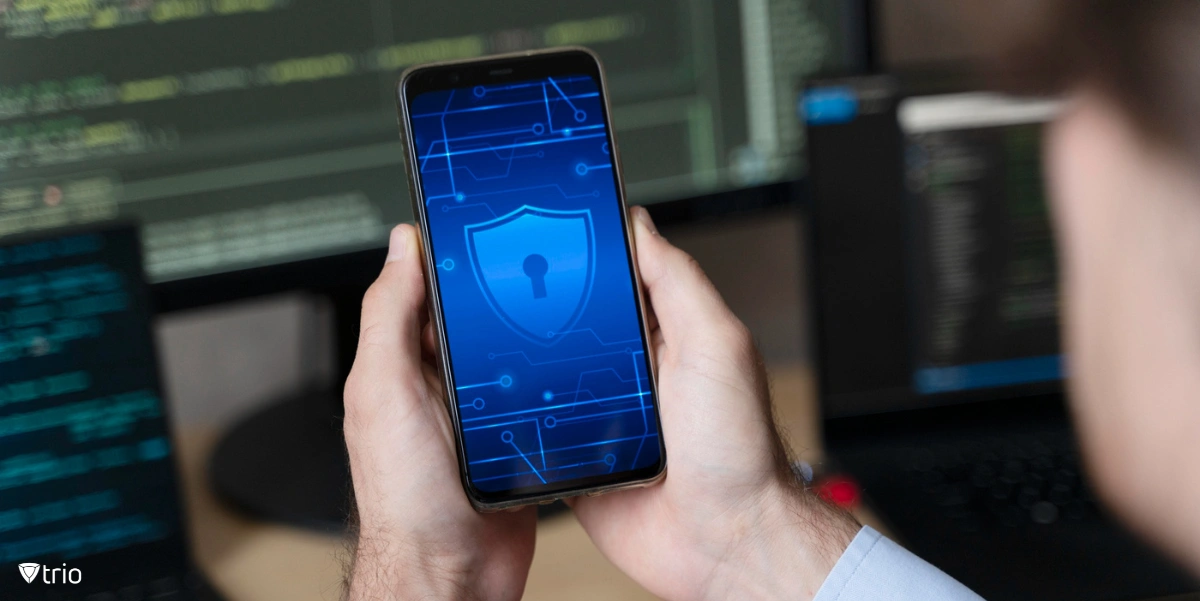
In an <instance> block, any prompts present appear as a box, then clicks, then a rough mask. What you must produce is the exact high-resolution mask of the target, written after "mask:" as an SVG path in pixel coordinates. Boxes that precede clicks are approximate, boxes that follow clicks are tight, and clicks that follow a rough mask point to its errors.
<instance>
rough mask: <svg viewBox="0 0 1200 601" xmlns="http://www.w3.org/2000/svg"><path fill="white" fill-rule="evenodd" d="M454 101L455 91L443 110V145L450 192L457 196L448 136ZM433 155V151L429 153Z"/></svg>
mask: <svg viewBox="0 0 1200 601" xmlns="http://www.w3.org/2000/svg"><path fill="white" fill-rule="evenodd" d="M453 99H454V90H450V96H449V97H447V98H446V108H445V109H442V143H443V144H445V145H446V166H447V167H449V169H450V192H452V193H455V194H457V193H458V189H457V188H456V187H455V185H454V164H453V163H451V162H450V142H449V141H448V140H447V135H446V111H448V110H450V101H451V100H453ZM429 152H430V153H431V154H432V153H433V149H430V151H429Z"/></svg>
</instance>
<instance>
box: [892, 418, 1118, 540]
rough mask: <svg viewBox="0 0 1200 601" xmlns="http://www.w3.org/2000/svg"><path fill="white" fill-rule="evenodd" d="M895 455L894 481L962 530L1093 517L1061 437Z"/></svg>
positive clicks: (1074, 459) (1093, 506) (1072, 454)
mask: <svg viewBox="0 0 1200 601" xmlns="http://www.w3.org/2000/svg"><path fill="white" fill-rule="evenodd" d="M901 457H902V458H903V459H902V460H903V463H904V464H905V469H903V470H901V471H900V472H899V474H900V475H901V478H903V479H904V480H906V481H907V482H909V483H910V484H909V486H916V487H920V489H921V492H922V494H923V495H924V496H925V498H926V499H927V501H928V502H929V503H932V504H934V505H936V506H937V507H939V508H940V510H941V511H942V512H944V515H945V517H946V518H947V519H948V520H949V521H951V522H952V523H953V524H954V526H955V527H956V528H957V529H958V530H960V531H962V532H967V533H972V532H979V531H980V530H983V529H985V528H990V527H993V526H997V525H998V526H1001V527H1005V528H1018V527H1023V526H1028V525H1031V524H1038V525H1050V524H1054V523H1057V522H1060V521H1068V522H1083V521H1091V520H1096V519H1098V518H1099V517H1100V513H1099V508H1098V506H1097V503H1096V498H1095V496H1094V495H1093V494H1092V491H1091V489H1090V488H1089V487H1088V486H1087V485H1086V483H1085V482H1084V481H1083V478H1082V477H1081V469H1082V468H1081V466H1080V461H1079V456H1078V454H1077V453H1076V451H1075V449H1074V447H1073V445H1071V444H1069V443H1068V442H1066V441H1063V440H1062V437H1061V436H1058V437H1053V436H1045V437H1038V436H1032V435H1030V436H1023V437H1019V438H1014V439H999V438H997V439H989V440H983V441H979V442H975V441H970V442H963V443H961V444H934V445H931V446H930V447H928V448H918V449H909V450H907V451H906V452H904V453H902V454H901Z"/></svg>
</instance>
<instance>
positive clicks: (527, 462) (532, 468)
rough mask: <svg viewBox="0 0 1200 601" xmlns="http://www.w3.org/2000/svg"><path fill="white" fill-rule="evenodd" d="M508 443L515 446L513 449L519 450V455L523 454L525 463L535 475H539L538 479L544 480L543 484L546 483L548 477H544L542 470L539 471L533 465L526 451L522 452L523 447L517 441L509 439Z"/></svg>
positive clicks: (522, 457)
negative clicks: (518, 445)
mask: <svg viewBox="0 0 1200 601" xmlns="http://www.w3.org/2000/svg"><path fill="white" fill-rule="evenodd" d="M508 444H509V446H511V447H512V448H513V450H515V451H516V452H517V454H518V455H520V456H521V459H524V460H525V465H528V466H529V469H531V470H533V475H535V476H537V477H538V480H541V481H542V484H545V483H546V479H545V478H543V477H542V474H541V473H540V472H538V470H537V468H536V467H533V462H532V461H530V460H529V458H528V457H526V456H525V453H522V452H521V449H520V448H518V447H517V443H515V442H512V441H509V443H508Z"/></svg>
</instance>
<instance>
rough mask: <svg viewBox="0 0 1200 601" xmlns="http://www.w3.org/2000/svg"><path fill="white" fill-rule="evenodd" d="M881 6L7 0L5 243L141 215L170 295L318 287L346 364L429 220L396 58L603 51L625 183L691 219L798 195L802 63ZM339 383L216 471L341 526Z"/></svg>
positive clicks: (242, 492)
mask: <svg viewBox="0 0 1200 601" xmlns="http://www.w3.org/2000/svg"><path fill="white" fill-rule="evenodd" d="M868 5H869V2H868V0H740V1H737V2H732V1H719V0H673V1H664V2H644V1H638V0H616V1H611V2H601V3H580V2H568V1H564V0H557V1H551V0H537V1H535V2H524V3H521V4H520V5H519V6H510V5H508V4H502V3H495V2H485V1H482V0H443V1H440V2H434V3H429V2H403V1H399V0H393V1H388V0H380V1H375V2H368V1H365V0H358V1H355V0H349V1H334V0H325V1H316V0H301V1H295V0H101V1H99V2H85V3H79V2H68V1H65V0H48V1H38V2H22V1H16V2H14V1H12V0H0V239H2V237H3V236H7V235H16V234H19V233H21V232H25V231H29V230H34V229H38V228H42V227H48V226H61V225H70V224H82V223H88V222H92V221H96V220H101V219H110V218H113V217H123V218H131V219H136V220H139V221H140V222H142V223H143V224H144V230H143V240H144V246H145V253H144V254H145V259H146V271H147V274H148V277H149V278H150V280H151V282H152V283H153V284H154V287H153V294H154V301H155V304H156V307H157V309H158V310H159V311H171V310H180V309H188V308H192V307H197V306H203V305H208V304H213V303H219V302H225V301H229V300H236V299H240V298H245V297H249V296H254V295H260V294H269V293H274V292H280V291H285V290H292V289H308V290H315V291H317V292H319V293H321V294H323V295H325V296H326V297H327V298H329V299H330V300H331V304H332V306H333V312H334V314H335V320H336V325H335V336H336V343H337V351H336V352H337V357H336V360H337V362H338V365H339V370H340V372H341V373H345V372H346V371H347V370H348V369H349V366H350V363H351V361H352V360H353V353H354V348H355V340H356V339H357V330H358V325H357V314H358V310H359V305H360V299H361V296H362V292H363V290H364V289H365V287H366V286H367V285H368V284H369V283H370V282H371V281H372V280H373V279H374V277H375V276H376V275H377V274H378V269H379V266H380V265H381V264H382V261H383V252H384V251H383V247H384V245H385V243H386V239H387V232H388V229H389V228H390V227H391V226H392V225H394V224H396V223H398V222H402V221H406V220H410V219H411V218H412V215H411V209H410V203H409V200H408V198H407V193H406V190H407V186H406V183H405V174H404V170H403V165H402V163H401V161H402V157H403V155H404V152H403V151H402V149H401V148H400V146H399V142H398V135H397V131H396V109H395V105H394V100H393V99H394V90H395V83H396V79H397V75H398V73H399V72H400V70H402V69H403V68H404V67H407V66H409V65H411V64H415V63H420V62H427V61H435V60H445V59H457V58H470V57H475V56H482V55H485V54H490V53H498V52H507V51H519V50H526V49H536V48H544V47H551V46H560V45H569V44H576V45H584V46H588V47H590V48H592V49H594V50H595V51H596V52H597V53H598V54H599V55H600V56H601V58H602V59H603V61H604V63H605V66H606V68H607V71H608V81H609V83H610V86H611V96H612V101H613V115H612V117H613V122H614V126H615V134H616V136H617V138H618V139H619V140H620V144H621V150H622V157H623V163H624V168H625V171H626V178H625V181H626V182H627V183H628V186H629V197H630V199H631V200H632V201H633V202H636V203H642V204H650V205H653V209H652V210H654V211H655V212H656V213H658V214H659V216H660V217H667V218H673V217H683V218H685V219H686V218H691V217H694V216H697V215H710V214H712V213H720V212H724V211H727V210H730V209H747V208H750V209H753V208H756V207H761V206H764V205H768V206H769V205H777V204H780V203H784V202H788V201H789V199H790V196H791V192H792V186H791V185H790V182H792V181H794V180H796V179H797V178H799V177H800V176H801V175H802V173H803V170H804V164H803V160H802V156H803V153H802V150H803V140H802V135H801V130H800V128H799V127H797V120H796V94H797V90H798V89H799V85H800V82H801V81H802V80H803V79H804V78H805V77H806V76H807V75H809V74H812V73H816V72H819V71H856V70H860V69H862V68H864V67H866V66H868V63H869V62H870V61H871V49H872V44H871V36H870V33H869V32H870V27H869V25H870V22H871V18H870V11H869V10H868ZM340 389H341V384H340V382H337V383H334V384H333V385H331V386H329V387H328V389H325V390H315V391H308V392H306V393H305V394H303V395H301V396H300V397H297V398H294V399H288V400H287V401H286V402H284V403H281V404H275V405H272V406H271V407H269V408H268V409H267V410H265V411H263V412H261V413H258V414H255V415H253V416H250V418H249V419H247V420H245V421H243V422H242V423H241V424H239V425H238V426H236V427H235V428H234V429H233V430H232V431H231V432H230V433H229V435H228V436H227V438H226V439H225V440H224V441H223V442H222V444H221V445H220V446H219V448H218V450H217V451H216V454H215V456H214V459H213V466H214V467H213V473H214V476H215V481H216V485H217V490H218V492H219V493H220V494H222V495H223V496H225V497H226V498H227V499H230V500H232V501H234V502H236V503H237V504H239V505H240V506H242V507H244V508H246V509H248V510H250V511H253V512H255V513H259V514H265V515H270V516H272V517H277V518H281V519H286V520H288V521H292V522H302V523H310V524H322V525H325V526H336V524H338V523H339V522H340V521H341V519H342V517H343V516H344V509H345V507H344V499H345V480H346V474H345V458H344V456H343V453H344V445H343V443H342V441H341V439H340V434H339V432H338V431H337V423H338V419H337V415H338V411H339V407H340ZM263 449H267V450H268V451H267V452H263ZM322 474H325V475H324V476H323V475H322ZM283 504H289V505H292V507H291V508H290V509H287V510H280V509H279V506H280V505H283ZM315 514H319V515H318V516H317V517H314V515H315Z"/></svg>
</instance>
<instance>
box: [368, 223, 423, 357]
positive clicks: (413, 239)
mask: <svg viewBox="0 0 1200 601" xmlns="http://www.w3.org/2000/svg"><path fill="white" fill-rule="evenodd" d="M424 305H425V281H424V278H423V276H422V273H421V258H420V251H419V247H418V245H417V231H416V229H415V228H413V226H411V225H407V224H405V225H398V226H396V228H395V229H393V230H392V235H391V242H390V245H389V247H388V256H387V261H386V262H385V263H384V265H383V271H382V272H381V273H380V274H379V278H378V279H376V280H375V283H374V284H371V287H370V288H369V289H368V290H367V293H366V294H365V295H363V308H362V327H361V329H360V330H359V334H358V352H357V355H356V356H355V359H354V368H355V369H354V371H357V372H360V374H361V373H362V372H366V373H368V374H370V375H369V376H367V377H370V378H389V377H392V378H395V377H400V378H406V379H409V378H418V377H420V374H421V343H420V338H421V330H422V329H423V328H422V321H423V316H424V313H425V306H424Z"/></svg>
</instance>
